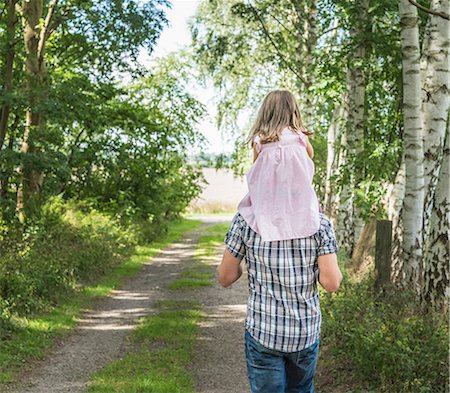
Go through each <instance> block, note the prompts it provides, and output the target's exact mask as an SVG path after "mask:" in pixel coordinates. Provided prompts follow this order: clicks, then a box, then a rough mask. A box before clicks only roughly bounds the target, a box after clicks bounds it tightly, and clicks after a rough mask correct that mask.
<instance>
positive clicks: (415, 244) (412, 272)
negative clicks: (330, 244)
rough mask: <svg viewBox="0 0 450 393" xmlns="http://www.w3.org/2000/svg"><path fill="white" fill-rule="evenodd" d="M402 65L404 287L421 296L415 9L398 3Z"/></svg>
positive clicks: (420, 158)
mask: <svg viewBox="0 0 450 393" xmlns="http://www.w3.org/2000/svg"><path fill="white" fill-rule="evenodd" d="M399 12H400V25H401V48H402V65H403V77H402V79H403V111H404V149H405V170H406V172H405V173H406V180H405V198H404V203H403V212H402V213H403V217H402V219H403V228H404V232H403V251H404V263H403V266H402V271H401V282H402V284H403V285H405V286H407V287H410V288H411V289H414V290H415V291H416V292H417V293H420V287H421V279H420V277H421V261H422V245H423V243H422V218H423V202H424V180H423V141H422V138H423V134H422V125H423V121H422V111H421V77H420V48H419V25H418V16H417V8H416V7H415V6H414V5H412V4H411V3H410V2H409V1H408V0H399Z"/></svg>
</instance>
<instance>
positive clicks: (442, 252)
mask: <svg viewBox="0 0 450 393" xmlns="http://www.w3.org/2000/svg"><path fill="white" fill-rule="evenodd" d="M448 132H449V133H450V121H449V126H448ZM449 155H450V150H449V135H448V134H447V137H446V144H445V148H444V151H443V159H442V165H441V170H440V173H439V181H438V184H437V188H436V192H435V194H434V201H433V202H434V203H433V210H432V213H431V217H430V226H431V230H430V235H429V242H428V251H427V254H426V257H425V258H424V259H425V263H424V285H423V293H422V300H423V301H424V302H426V303H427V304H431V305H432V306H434V307H436V306H438V305H442V304H443V303H445V301H446V299H447V301H448V296H449V295H450V292H449V279H450V274H449V261H450V250H449V238H450V226H449V221H450V188H449V187H450V185H449V177H450V168H449V165H450V162H449Z"/></svg>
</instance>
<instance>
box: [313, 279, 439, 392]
mask: <svg viewBox="0 0 450 393" xmlns="http://www.w3.org/2000/svg"><path fill="white" fill-rule="evenodd" d="M372 288H373V277H368V278H366V279H364V280H363V281H361V282H359V283H356V282H353V281H352V280H351V279H350V278H349V277H348V276H346V279H345V280H344V281H343V284H342V286H341V288H340V290H339V291H338V292H337V293H336V294H333V295H331V294H323V295H322V298H321V303H322V310H323V326H322V331H323V336H324V340H325V341H326V342H328V343H329V344H331V346H332V347H333V353H334V356H335V358H336V361H340V362H349V363H350V364H351V368H352V369H353V370H354V372H355V373H356V374H357V375H358V377H359V378H360V379H361V380H364V381H367V383H368V385H369V388H372V389H377V390H376V391H378V392H391V393H394V392H399V393H400V392H402V393H403V392H418V393H419V392H421V393H425V392H444V391H448V388H446V384H447V383H448V382H447V381H448V379H447V378H448V374H447V370H448V368H447V365H448V363H447V362H448V360H447V349H448V345H447V343H448V330H447V323H446V320H445V317H444V316H442V315H440V314H438V313H437V312H435V311H428V312H422V311H420V310H421V307H420V305H419V303H418V302H417V301H416V300H415V297H414V296H413V295H412V294H410V293H407V292H404V291H403V292H400V291H398V290H394V289H392V290H390V291H388V292H387V293H386V294H385V295H384V296H377V295H376V294H375V293H374V291H373V289H372Z"/></svg>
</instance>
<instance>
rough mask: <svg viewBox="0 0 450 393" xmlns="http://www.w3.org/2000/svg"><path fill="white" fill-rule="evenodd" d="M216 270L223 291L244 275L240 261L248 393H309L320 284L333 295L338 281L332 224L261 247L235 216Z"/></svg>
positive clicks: (256, 236)
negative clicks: (244, 298)
mask: <svg viewBox="0 0 450 393" xmlns="http://www.w3.org/2000/svg"><path fill="white" fill-rule="evenodd" d="M225 244H226V249H225V252H224V254H223V258H222V262H221V264H220V265H219V267H218V268H217V270H218V279H219V282H220V284H221V285H222V286H224V287H228V286H230V285H231V284H233V283H234V282H235V281H237V280H238V279H239V277H240V276H241V274H242V267H241V264H240V262H241V261H242V259H243V258H244V257H245V261H246V267H247V274H248V285H249V301H248V303H247V318H246V323H245V355H246V361H247V371H248V378H249V382H250V387H251V391H252V393H294V392H295V393H297V392H298V393H300V392H301V393H314V392H315V390H314V384H313V380H314V373H315V369H316V363H317V356H318V350H319V335H320V323H321V313H320V306H319V294H318V288H317V281H319V283H320V284H321V286H322V287H323V288H324V289H325V290H326V291H327V292H335V291H336V290H337V289H338V288H339V285H340V282H341V280H342V274H341V271H340V270H339V266H338V263H337V257H336V252H337V245H336V238H335V234H334V231H333V228H332V225H331V222H330V220H329V219H328V218H327V217H326V216H325V215H324V214H322V213H321V214H320V229H319V231H318V232H317V233H316V234H314V235H312V236H310V237H307V238H302V239H292V240H282V241H273V242H263V241H262V240H261V236H260V235H259V234H258V233H256V232H255V231H253V229H251V228H250V227H249V226H248V224H247V223H246V221H245V220H244V219H243V218H242V216H241V215H240V213H237V214H236V215H235V216H234V218H233V221H232V223H231V225H230V228H229V230H228V233H227V235H226V237H225Z"/></svg>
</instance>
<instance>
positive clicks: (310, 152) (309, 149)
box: [306, 139, 314, 160]
mask: <svg viewBox="0 0 450 393" xmlns="http://www.w3.org/2000/svg"><path fill="white" fill-rule="evenodd" d="M306 151H307V153H308V156H309V158H311V160H312V159H313V158H314V149H313V147H312V145H311V143H309V139H307V143H306Z"/></svg>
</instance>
